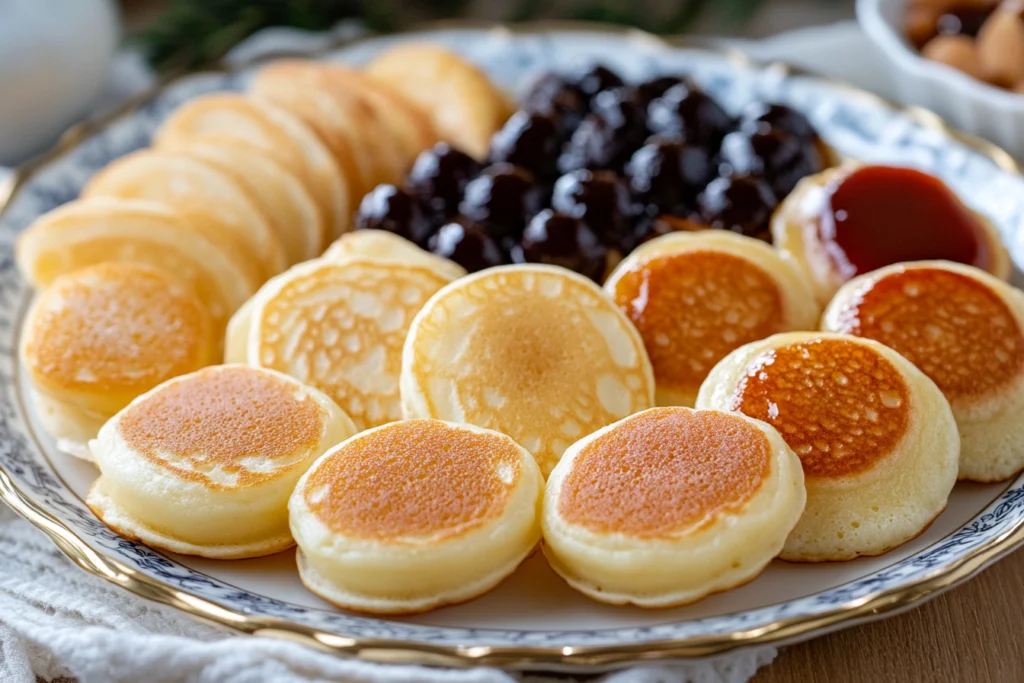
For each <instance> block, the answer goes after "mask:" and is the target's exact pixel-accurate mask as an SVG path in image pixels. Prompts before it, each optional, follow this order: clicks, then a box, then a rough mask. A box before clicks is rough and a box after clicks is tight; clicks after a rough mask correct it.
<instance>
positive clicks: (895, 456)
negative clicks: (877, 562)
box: [697, 332, 960, 562]
mask: <svg viewBox="0 0 1024 683" xmlns="http://www.w3.org/2000/svg"><path fill="white" fill-rule="evenodd" d="M697 407H698V408H708V409H717V410H731V411H737V412H740V413H742V414H745V415H748V416H750V417H753V418H757V419H761V420H764V421H765V422H767V423H768V424H770V425H772V426H773V427H775V428H776V429H777V430H778V432H779V433H780V434H781V435H782V437H783V438H784V439H785V440H786V443H788V444H789V446H790V447H791V448H792V449H793V451H794V452H795V453H796V454H797V456H799V458H800V460H801V463H802V464H803V469H804V474H805V476H806V486H807V509H806V510H805V512H804V514H803V517H801V519H800V522H799V524H797V526H796V529H794V530H793V533H792V534H790V537H789V540H787V541H786V546H785V548H784V549H783V551H782V554H781V556H782V558H783V559H786V560H793V561H807V562H815V561H827V560H848V559H852V558H854V557H857V556H860V555H879V554H882V553H884V552H887V551H889V550H891V549H892V548H895V547H896V546H898V545H900V544H902V543H905V542H906V541H908V540H910V539H911V538H914V537H915V536H917V535H918V534H920V533H921V532H922V531H923V530H924V529H925V528H927V526H928V525H929V524H930V523H931V521H932V520H933V519H934V518H935V517H936V516H937V515H938V514H939V513H940V512H942V510H943V509H944V508H945V507H946V500H947V499H948V497H949V492H950V491H951V490H952V488H953V485H954V484H955V483H956V476H957V461H958V458H959V452H960V439H959V436H958V434H957V429H956V422H955V421H954V419H953V413H952V411H951V410H950V407H949V403H948V402H947V401H946V399H945V397H944V396H943V395H942V392H941V391H940V390H939V388H938V387H937V386H935V383H934V382H932V380H930V379H929V378H928V377H927V376H926V375H925V374H924V373H922V372H921V371H920V370H919V369H917V367H915V366H914V365H913V364H912V363H911V362H910V361H908V360H907V359H906V358H904V357H903V356H901V355H899V354H898V353H896V352H895V351H893V350H892V349H890V348H889V347H887V346H883V345H882V344H879V343H877V342H875V341H871V340H869V339H862V338H859V337H853V336H849V335H841V334H832V333H825V332H792V333H787V334H778V335H775V336H772V337H769V338H767V339H764V340H761V341H758V342H753V343H751V344H747V345H746V346H743V347H741V348H739V349H737V350H736V351H734V352H732V353H731V354H729V355H728V356H726V357H725V358H724V359H723V360H722V362H720V363H719V364H718V365H717V366H715V369H714V370H712V371H711V374H710V375H708V378H707V380H706V381H705V382H704V384H703V386H701V390H700V393H699V395H698V397H697Z"/></svg>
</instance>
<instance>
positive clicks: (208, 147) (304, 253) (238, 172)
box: [179, 140, 329, 265]
mask: <svg viewBox="0 0 1024 683" xmlns="http://www.w3.org/2000/svg"><path fill="white" fill-rule="evenodd" d="M179 151H180V152H181V153H182V154H185V155H188V156H192V157H196V158H197V159H202V160H203V161H204V162H206V163H208V164H210V165H211V166H214V167H215V168H217V169H218V170H219V171H221V172H223V173H226V174H228V175H229V176H231V179H232V180H234V181H235V182H236V183H238V184H239V185H240V186H241V187H242V188H243V189H244V190H245V192H246V194H247V195H248V196H249V198H250V199H251V200H252V201H253V202H254V203H255V204H256V205H257V206H258V207H259V209H260V211H261V212H262V213H263V215H264V216H265V217H266V218H267V220H268V222H269V223H270V227H271V228H272V229H273V230H274V233H275V234H276V235H277V238H278V240H279V241H280V242H281V245H282V247H283V248H284V253H285V257H286V260H287V262H288V265H295V264H296V263H300V262H302V261H307V260H309V259H311V258H316V257H317V256H319V255H320V252H321V251H322V250H323V248H324V247H325V246H326V245H327V243H328V241H329V235H328V233H327V226H326V224H325V223H324V220H323V216H322V215H321V214H320V209H319V208H318V207H317V205H316V200H315V199H314V198H313V195H311V194H310V193H309V191H308V190H307V189H306V186H305V185H304V184H303V183H302V181H301V180H299V178H298V176H297V175H296V174H295V173H294V172H292V171H289V170H288V169H286V168H285V167H284V166H282V165H281V164H279V163H278V162H276V161H274V159H273V158H272V157H270V156H267V155H266V154H263V153H261V152H259V151H258V150H256V149H254V148H252V147H247V146H245V145H242V144H238V143H233V142H229V141H227V140H220V141H218V142H217V143H212V142H203V141H199V142H195V143H192V144H190V145H187V146H185V147H182V148H181V149H180V150H179Z"/></svg>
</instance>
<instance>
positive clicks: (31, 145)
mask: <svg viewBox="0 0 1024 683" xmlns="http://www.w3.org/2000/svg"><path fill="white" fill-rule="evenodd" d="M119 33H120V20H119V16H118V12H117V10H116V8H115V7H114V3H113V1H112V0H0V93H2V94H0V165H2V164H9V165H13V164H16V163H19V162H21V161H23V160H24V159H25V158H26V157H28V156H30V155H32V154H34V153H37V152H40V151H42V150H43V149H45V148H46V147H47V146H48V145H49V144H51V143H52V142H53V141H54V140H56V139H57V137H59V136H60V134H61V133H62V132H63V131H64V130H65V129H66V128H67V127H68V126H69V125H71V124H72V123H74V122H75V121H76V120H78V119H79V118H81V116H82V115H83V114H84V113H85V112H86V111H87V110H88V108H89V105H90V104H91V103H92V102H93V101H94V100H95V98H96V97H97V95H98V94H99V92H100V90H101V88H102V87H103V84H104V80H105V77H106V74H107V69H108V67H109V66H110V60H111V58H112V57H113V55H114V51H115V50H116V48H117V41H118V36H119Z"/></svg>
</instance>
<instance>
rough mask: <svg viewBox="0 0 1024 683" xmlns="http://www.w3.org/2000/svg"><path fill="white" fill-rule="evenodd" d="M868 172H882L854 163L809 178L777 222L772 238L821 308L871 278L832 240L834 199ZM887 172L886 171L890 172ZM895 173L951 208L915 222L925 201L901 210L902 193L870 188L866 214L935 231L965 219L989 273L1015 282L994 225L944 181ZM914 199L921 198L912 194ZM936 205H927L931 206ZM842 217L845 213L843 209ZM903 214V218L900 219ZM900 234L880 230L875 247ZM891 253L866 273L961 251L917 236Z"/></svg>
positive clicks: (896, 243)
mask: <svg viewBox="0 0 1024 683" xmlns="http://www.w3.org/2000/svg"><path fill="white" fill-rule="evenodd" d="M866 168H879V167H868V166H866V165H865V164H861V163H859V162H852V161H851V162H847V163H844V164H843V165H841V166H837V167H835V168H829V169H826V170H824V171H822V172H820V173H817V174H815V175H811V176H808V177H806V178H804V179H803V180H801V181H800V182H799V183H798V184H797V186H796V188H795V189H794V190H793V191H792V192H791V193H790V194H789V196H788V197H786V199H785V200H784V201H783V202H782V204H780V205H779V208H778V209H777V210H776V211H775V214H774V215H773V216H772V222H771V232H772V241H773V243H774V245H775V247H776V248H777V249H779V250H780V251H782V252H783V253H785V254H788V255H790V256H792V258H793V260H794V262H795V263H796V264H797V265H798V266H799V267H800V268H801V270H802V271H803V272H804V275H805V277H806V278H807V280H808V281H809V282H810V284H811V288H812V289H813V290H814V294H815V297H816V298H817V300H818V303H819V304H820V305H821V306H824V305H825V304H827V303H828V302H829V300H830V299H831V298H832V296H833V295H834V294H835V293H836V291H838V289H839V288H840V287H841V286H842V285H843V284H844V283H845V282H847V281H848V280H850V279H851V278H853V277H855V276H856V275H858V274H860V273H862V272H865V271H861V270H859V266H858V265H856V264H854V263H851V261H850V260H849V255H848V254H846V253H845V252H844V250H843V248H842V247H841V246H839V244H838V243H836V242H834V241H832V238H831V237H829V235H832V234H833V233H835V232H836V227H835V226H836V224H837V222H836V219H834V218H833V217H832V206H831V201H832V196H833V193H834V192H835V191H836V188H837V187H839V186H840V185H842V184H843V183H844V182H845V181H846V180H847V179H848V178H850V177H851V176H852V175H853V174H855V173H858V172H859V171H861V170H863V169H866ZM881 168H882V169H883V170H885V169H886V168H887V167H881ZM891 170H894V171H908V172H910V173H913V174H914V175H915V176H917V177H920V178H923V179H926V180H929V181H930V183H929V184H930V185H931V186H932V187H931V188H930V191H931V192H932V193H934V194H936V195H937V197H938V198H940V199H941V200H942V201H943V202H944V204H948V206H945V207H944V208H939V209H936V210H934V211H930V212H929V214H928V215H922V216H916V214H915V217H910V216H908V214H910V213H912V212H915V209H914V207H915V206H916V205H917V204H918V203H921V200H920V199H917V200H915V202H913V203H910V202H908V203H906V206H903V207H900V206H897V204H898V203H899V200H898V198H897V197H893V196H892V194H894V193H898V192H899V189H898V188H897V189H895V190H893V189H888V190H885V194H884V195H883V196H880V198H872V196H871V195H872V194H873V193H872V192H871V190H870V187H871V186H868V189H860V190H858V196H861V195H863V197H862V198H865V203H866V204H867V206H865V209H864V212H865V215H866V217H867V218H868V219H869V220H870V222H872V223H877V224H879V225H883V223H882V221H881V220H880V218H881V217H882V216H885V215H886V213H885V211H888V212H889V213H891V214H892V215H895V216H903V217H904V218H905V219H906V223H905V224H908V225H909V224H913V225H914V226H919V225H920V226H931V225H932V224H933V222H934V221H935V220H936V219H937V218H938V217H941V216H944V215H950V214H953V213H957V214H961V215H962V216H964V217H965V218H968V219H970V220H971V221H972V222H973V223H975V224H976V225H974V226H972V230H973V231H975V232H976V234H974V235H972V236H971V237H970V238H969V239H970V240H971V241H973V242H975V243H976V254H977V256H978V257H982V256H983V257H984V259H983V260H984V262H985V264H986V265H985V266H984V267H985V269H986V270H988V271H989V272H991V273H992V274H993V275H995V276H996V277H999V278H1002V279H1003V280H1007V279H1009V277H1010V267H1011V264H1010V256H1009V253H1008V252H1007V251H1006V248H1005V247H1004V246H1003V243H1002V239H1001V238H1000V236H999V232H998V230H996V227H995V225H993V223H992V221H991V220H989V219H988V218H987V217H985V216H983V215H981V214H980V213H978V212H976V211H972V210H971V209H970V208H968V207H967V206H966V205H964V204H963V202H962V201H961V200H960V199H959V198H958V197H956V196H955V195H954V194H952V192H951V191H949V190H948V188H946V187H945V185H943V184H942V183H941V181H939V180H937V179H934V178H931V177H930V176H927V175H925V174H921V173H916V172H913V171H909V169H891ZM861 184H863V183H861ZM882 185H884V183H882ZM909 194H916V193H914V192H913V191H911V192H909ZM935 203H936V202H925V204H926V205H932V204H935ZM840 211H845V210H843V209H840ZM897 211H899V213H896V212H897ZM933 213H934V214H936V215H933ZM876 219H877V220H876ZM900 225H903V224H900ZM909 229H910V228H908V230H909ZM917 229H919V230H920V229H922V228H917ZM899 230H900V226H895V227H893V228H891V229H890V228H888V226H885V227H882V228H880V231H881V232H882V234H880V235H872V238H873V240H872V241H871V244H882V243H883V242H884V241H885V240H884V239H882V237H883V236H884V235H885V234H892V235H897V234H898V233H899ZM885 248H887V249H890V250H891V251H892V253H891V254H886V255H883V254H882V253H881V252H879V254H876V255H873V257H872V264H871V265H870V266H869V267H866V270H875V269H877V268H880V267H883V266H886V265H890V264H892V263H896V262H905V261H921V260H931V259H938V258H941V259H952V256H951V254H953V253H957V251H958V249H957V248H954V247H953V245H949V244H945V243H943V242H941V241H939V240H937V239H928V238H927V236H924V237H921V236H918V235H917V234H907V235H899V238H898V239H892V240H890V242H889V244H888V246H886V247H885ZM960 248H962V246H961V247H960Z"/></svg>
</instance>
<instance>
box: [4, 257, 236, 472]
mask: <svg viewBox="0 0 1024 683" xmlns="http://www.w3.org/2000/svg"><path fill="white" fill-rule="evenodd" d="M219 347H220V337H219V331H218V330H217V329H216V328H215V327H214V325H213V320H212V319H211V318H210V314H209V313H208V312H207V310H206V308H205V306H203V304H202V302H200V301H199V299H198V297H196V295H195V294H193V293H192V292H191V291H190V290H189V289H188V288H187V287H186V286H185V285H184V284H182V283H181V282H179V281H178V280H177V279H176V278H174V277H173V276H172V275H170V274H168V273H166V272H164V271H162V270H157V269H155V268H152V267H150V266H144V265H139V264H135V263H103V264H98V265H94V266H88V267H86V268H81V269H79V270H75V271H73V272H71V273H69V274H67V275H62V276H61V277H58V278H57V279H56V280H54V281H53V283H52V284H50V285H49V286H48V287H47V288H46V289H44V290H43V291H42V292H40V293H39V295H38V297H37V298H36V300H35V301H34V302H33V305H32V308H31V309H30V311H29V314H28V316H27V318H26V319H25V325H24V327H23V331H22V343H21V359H22V363H23V364H24V367H25V370H26V371H27V373H28V378H29V380H30V382H31V384H32V388H33V390H34V393H35V395H36V398H37V401H36V403H37V406H38V408H39V415H40V418H41V419H42V421H43V423H44V425H45V426H46V428H47V429H48V430H49V431H50V433H51V434H52V435H53V436H54V437H56V439H57V440H58V445H59V446H60V447H61V448H62V450H65V451H68V452H71V453H73V454H75V455H79V456H81V455H83V454H84V453H85V452H86V449H85V444H86V443H87V442H88V440H89V439H91V438H94V437H95V436H96V433H97V432H98V431H99V428H100V426H101V425H102V424H103V423H104V422H106V421H107V420H108V419H109V418H111V417H112V416H113V415H114V413H116V412H117V411H119V410H121V409H122V408H124V407H125V406H126V405H128V403H129V402H130V401H131V400H132V399H134V398H135V397H136V396H138V395H140V394H142V393H144V392H146V391H149V390H150V389H152V388H153V387H155V386H156V385H158V384H160V383H161V382H164V381H166V380H168V379H171V378H172V377H177V376H178V375H183V374H185V373H188V372H192V371H194V370H198V369H199V368H201V367H203V366H205V365H209V364H211V363H214V362H216V359H217V354H218V351H219Z"/></svg>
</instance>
